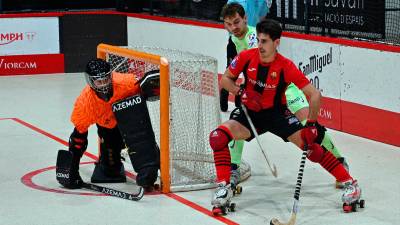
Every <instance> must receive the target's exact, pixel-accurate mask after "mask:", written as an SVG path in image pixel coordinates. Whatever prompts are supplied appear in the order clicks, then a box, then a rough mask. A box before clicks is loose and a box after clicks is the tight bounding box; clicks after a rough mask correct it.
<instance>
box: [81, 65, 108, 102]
mask: <svg viewBox="0 0 400 225" xmlns="http://www.w3.org/2000/svg"><path fill="white" fill-rule="evenodd" d="M85 78H86V81H87V83H88V85H89V86H90V87H91V88H92V89H93V90H94V91H95V92H96V95H97V96H98V97H99V98H101V99H103V100H104V101H108V100H110V98H111V97H112V95H113V88H112V70H111V66H110V64H109V63H108V62H106V61H104V60H103V59H93V60H90V61H89V62H88V63H87V64H86V71H85Z"/></svg>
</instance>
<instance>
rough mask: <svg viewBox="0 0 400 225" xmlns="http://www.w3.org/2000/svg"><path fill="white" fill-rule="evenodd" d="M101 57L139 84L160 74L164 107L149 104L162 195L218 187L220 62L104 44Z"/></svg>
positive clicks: (149, 49) (166, 52)
mask: <svg viewBox="0 0 400 225" xmlns="http://www.w3.org/2000/svg"><path fill="white" fill-rule="evenodd" d="M97 57H98V58H103V59H106V60H107V61H108V62H109V63H110V64H111V66H112V69H113V70H115V71H117V72H121V73H131V74H134V75H135V76H136V78H137V79H140V78H141V77H143V75H144V74H145V73H146V72H148V71H150V70H154V69H159V70H160V101H155V102H147V106H148V108H149V113H150V118H151V121H152V126H153V130H154V133H155V135H156V140H157V142H158V144H159V146H160V152H161V155H160V160H161V162H160V163H161V166H160V167H161V168H160V174H161V178H160V179H161V191H162V192H164V193H167V192H175V191H187V190H196V189H205V188H211V187H213V186H215V184H214V180H215V167H214V159H213V154H212V152H211V149H210V147H209V143H208V135H209V132H210V131H211V130H213V129H215V127H217V126H218V125H219V124H220V123H221V118H220V113H219V108H218V107H219V103H218V101H219V99H218V98H219V96H218V75H217V61H216V60H215V59H214V58H211V57H206V56H203V55H197V54H192V53H188V52H182V51H177V50H171V49H161V48H149V47H138V48H132V47H116V46H111V45H106V44H100V45H99V46H98V48H97Z"/></svg>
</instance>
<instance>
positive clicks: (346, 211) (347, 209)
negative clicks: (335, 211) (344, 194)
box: [343, 203, 351, 213]
mask: <svg viewBox="0 0 400 225" xmlns="http://www.w3.org/2000/svg"><path fill="white" fill-rule="evenodd" d="M343 211H344V212H345V213H349V212H351V205H347V204H346V203H343Z"/></svg>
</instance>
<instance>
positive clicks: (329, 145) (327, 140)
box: [321, 132, 342, 158]
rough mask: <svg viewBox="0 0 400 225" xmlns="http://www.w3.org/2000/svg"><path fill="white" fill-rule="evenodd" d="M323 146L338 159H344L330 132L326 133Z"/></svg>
mask: <svg viewBox="0 0 400 225" xmlns="http://www.w3.org/2000/svg"><path fill="white" fill-rule="evenodd" d="M321 145H322V146H323V147H325V148H326V149H327V150H328V151H330V152H331V153H332V154H333V155H334V156H335V157H336V158H340V157H342V155H341V154H340V152H339V149H337V148H336V146H335V145H334V144H333V142H332V140H331V137H330V136H329V134H328V132H325V135H324V139H322V143H321Z"/></svg>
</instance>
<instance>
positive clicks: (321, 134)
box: [315, 122, 326, 144]
mask: <svg viewBox="0 0 400 225" xmlns="http://www.w3.org/2000/svg"><path fill="white" fill-rule="evenodd" d="M315 127H316V128H317V132H318V136H317V138H315V143H317V144H321V143H322V140H323V139H324V137H325V132H326V128H325V127H324V126H322V125H321V124H319V123H318V122H317V123H316V124H315Z"/></svg>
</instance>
